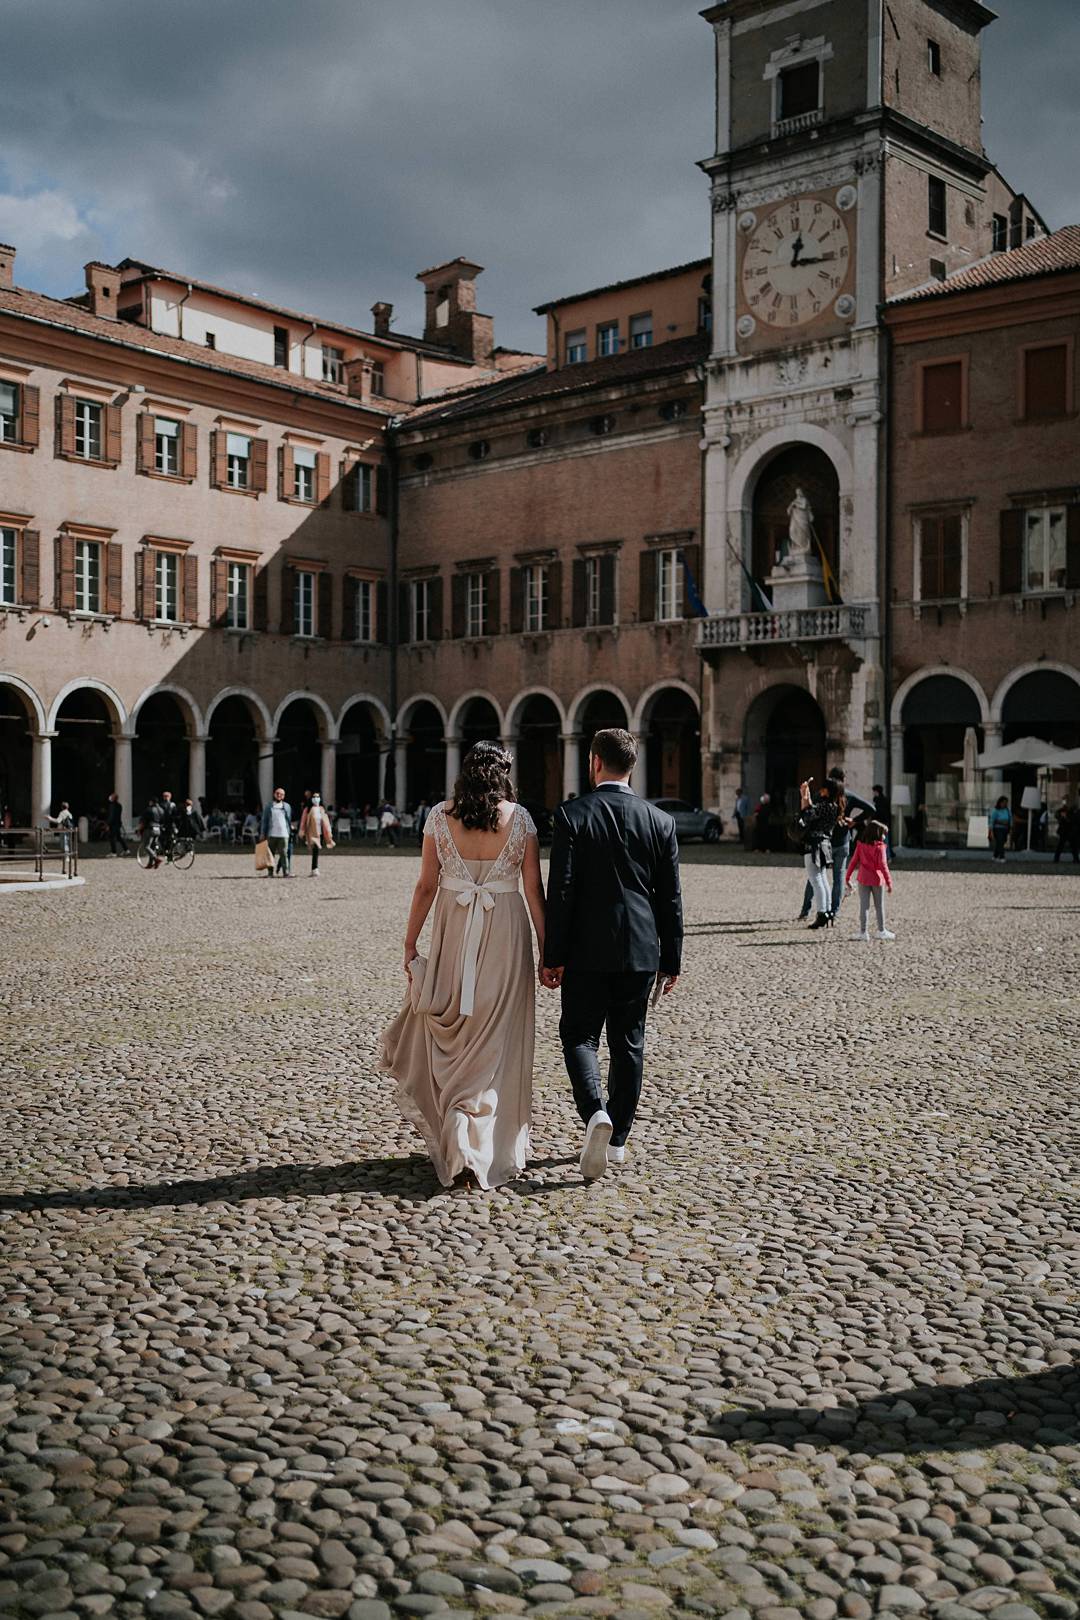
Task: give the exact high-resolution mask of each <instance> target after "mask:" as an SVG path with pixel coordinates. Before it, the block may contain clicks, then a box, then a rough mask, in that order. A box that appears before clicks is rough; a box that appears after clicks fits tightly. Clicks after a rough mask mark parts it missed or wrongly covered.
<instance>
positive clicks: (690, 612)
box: [682, 546, 701, 619]
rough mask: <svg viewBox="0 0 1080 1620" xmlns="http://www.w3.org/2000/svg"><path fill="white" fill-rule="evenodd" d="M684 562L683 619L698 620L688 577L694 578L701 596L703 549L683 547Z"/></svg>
mask: <svg viewBox="0 0 1080 1620" xmlns="http://www.w3.org/2000/svg"><path fill="white" fill-rule="evenodd" d="M682 560H683V582H682V583H683V609H682V611H683V618H684V619H696V618H697V616H698V615H697V610H696V609H695V608H694V606H693V604H692V603H691V601H690V580H689V579H688V578H687V576H688V575H689V576H691V577H692V578H693V581H694V586H695V589H696V590H697V592H698V594H699V595H700V594H701V578H700V575H701V547H700V546H683V548H682Z"/></svg>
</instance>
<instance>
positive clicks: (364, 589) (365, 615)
mask: <svg viewBox="0 0 1080 1620" xmlns="http://www.w3.org/2000/svg"><path fill="white" fill-rule="evenodd" d="M354 633H355V636H356V639H357V641H374V640H375V582H374V580H371V579H358V580H357V582H356V624H355V626H354Z"/></svg>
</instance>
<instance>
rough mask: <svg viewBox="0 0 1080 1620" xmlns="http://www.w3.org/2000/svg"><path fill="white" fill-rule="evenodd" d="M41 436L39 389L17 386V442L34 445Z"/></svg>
mask: <svg viewBox="0 0 1080 1620" xmlns="http://www.w3.org/2000/svg"><path fill="white" fill-rule="evenodd" d="M40 438H41V389H40V388H30V387H29V386H28V385H27V384H26V383H22V384H21V385H20V388H19V443H20V444H29V445H36V444H37V443H38V442H39V440H40Z"/></svg>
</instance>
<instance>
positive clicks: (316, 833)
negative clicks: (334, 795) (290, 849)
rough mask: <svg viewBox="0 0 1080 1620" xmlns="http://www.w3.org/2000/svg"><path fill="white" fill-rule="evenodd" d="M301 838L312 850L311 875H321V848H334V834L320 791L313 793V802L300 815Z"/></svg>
mask: <svg viewBox="0 0 1080 1620" xmlns="http://www.w3.org/2000/svg"><path fill="white" fill-rule="evenodd" d="M300 840H301V842H302V843H306V844H307V847H308V849H309V850H310V851H311V875H312V877H318V875H319V851H320V849H333V847H334V834H333V830H332V828H331V826H330V817H329V816H328V815H327V813H326V810H325V809H324V807H323V802H322V797H321V796H320V795H319V794H318V793H313V794H312V795H311V803H310V804H309V805H307V807H306V808H305V810H304V813H303V815H302V816H301V817H300Z"/></svg>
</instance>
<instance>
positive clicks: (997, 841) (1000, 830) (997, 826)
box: [987, 793, 1013, 865]
mask: <svg viewBox="0 0 1080 1620" xmlns="http://www.w3.org/2000/svg"><path fill="white" fill-rule="evenodd" d="M1012 819H1013V818H1012V811H1011V810H1010V809H1009V801H1008V799H1007V798H1006V796H1005V794H1004V793H1003V794H1002V795H1001V797H1000V799H999V800H998V801H997V803H996V804H995V806H994V808H993V809H992V810H991V812H990V814H989V816H988V817H987V822H988V824H989V835H990V842H991V844H992V845H993V849H994V854H993V859H994V860H995V861H1001V863H1002V864H1003V865H1004V862H1005V849H1006V846H1007V844H1008V842H1009V834H1010V833H1011V832H1012Z"/></svg>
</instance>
